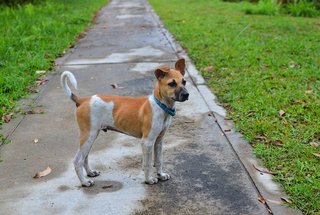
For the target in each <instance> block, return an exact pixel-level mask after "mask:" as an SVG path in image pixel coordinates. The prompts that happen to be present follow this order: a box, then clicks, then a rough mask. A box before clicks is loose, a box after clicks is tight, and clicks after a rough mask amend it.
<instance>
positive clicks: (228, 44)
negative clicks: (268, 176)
mask: <svg viewBox="0 0 320 215" xmlns="http://www.w3.org/2000/svg"><path fill="white" fill-rule="evenodd" d="M149 1H150V3H151V4H152V6H153V7H154V9H155V11H156V12H157V13H158V14H159V16H160V17H161V19H162V20H163V21H164V23H165V25H166V27H167V28H168V29H169V30H170V31H171V32H172V33H173V34H174V35H175V37H176V39H177V40H178V41H179V42H180V44H181V45H182V46H183V47H184V48H185V49H186V50H187V51H188V54H189V56H190V57H191V58H192V60H193V62H194V63H195V64H196V66H197V68H198V69H199V70H201V72H202V74H203V76H204V77H205V78H206V80H207V83H208V85H209V86H210V88H211V89H212V91H213V92H214V93H215V94H216V95H217V96H218V98H219V101H220V102H221V103H222V104H223V105H224V106H225V107H226V108H227V109H228V114H229V116H228V117H230V118H231V119H233V120H234V121H235V123H236V128H237V129H238V131H240V132H242V133H243V134H244V136H245V138H246V139H247V140H248V141H250V143H251V144H252V145H253V147H254V152H255V154H256V155H257V156H258V157H260V158H261V159H262V161H263V162H264V165H265V166H266V167H268V168H269V169H270V170H272V171H275V172H276V173H277V175H276V176H275V177H274V179H275V180H276V181H278V182H280V183H281V184H282V185H283V187H284V189H285V191H286V192H287V193H288V194H289V195H290V196H291V198H292V201H293V203H292V204H291V206H292V207H295V208H298V209H300V210H302V211H303V212H305V213H307V214H319V213H320V164H319V158H317V157H316V156H315V155H314V154H313V153H318V154H320V148H319V147H316V146H314V145H316V144H317V143H319V142H320V93H319V90H320V21H319V19H311V18H295V17H290V16H260V15H245V14H244V11H245V8H246V7H247V3H226V2H221V1H217V0H212V1H207V0H198V1H194V0H149ZM182 8H183V9H182ZM310 143H312V145H313V146H311V145H310Z"/></svg>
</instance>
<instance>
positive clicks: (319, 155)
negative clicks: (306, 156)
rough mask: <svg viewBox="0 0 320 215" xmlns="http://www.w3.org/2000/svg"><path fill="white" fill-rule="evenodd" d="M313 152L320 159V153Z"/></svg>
mask: <svg viewBox="0 0 320 215" xmlns="http://www.w3.org/2000/svg"><path fill="white" fill-rule="evenodd" d="M312 154H313V155H314V156H316V157H317V158H319V159H320V154H318V153H312Z"/></svg>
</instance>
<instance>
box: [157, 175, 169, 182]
mask: <svg viewBox="0 0 320 215" xmlns="http://www.w3.org/2000/svg"><path fill="white" fill-rule="evenodd" d="M158 178H159V179H160V180H161V181H167V180H169V179H170V178H171V176H170V175H169V174H167V173H158Z"/></svg>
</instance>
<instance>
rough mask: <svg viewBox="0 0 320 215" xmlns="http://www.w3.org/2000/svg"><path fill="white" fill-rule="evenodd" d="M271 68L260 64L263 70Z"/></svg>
mask: <svg viewBox="0 0 320 215" xmlns="http://www.w3.org/2000/svg"><path fill="white" fill-rule="evenodd" d="M269 68H270V66H260V69H261V70H267V69H269Z"/></svg>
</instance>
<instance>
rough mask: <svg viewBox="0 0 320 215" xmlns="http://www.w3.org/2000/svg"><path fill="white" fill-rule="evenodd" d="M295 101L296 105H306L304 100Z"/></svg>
mask: <svg viewBox="0 0 320 215" xmlns="http://www.w3.org/2000/svg"><path fill="white" fill-rule="evenodd" d="M293 101H294V103H296V104H300V105H303V104H306V102H305V101H302V100H299V99H293Z"/></svg>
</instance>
